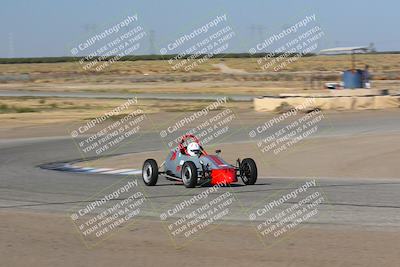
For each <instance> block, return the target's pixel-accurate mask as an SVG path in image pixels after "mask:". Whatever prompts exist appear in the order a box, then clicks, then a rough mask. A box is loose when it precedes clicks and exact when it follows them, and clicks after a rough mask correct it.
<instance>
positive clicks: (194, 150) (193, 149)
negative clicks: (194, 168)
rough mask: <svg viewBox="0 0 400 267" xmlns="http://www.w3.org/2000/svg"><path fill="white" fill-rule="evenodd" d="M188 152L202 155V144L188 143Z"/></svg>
mask: <svg viewBox="0 0 400 267" xmlns="http://www.w3.org/2000/svg"><path fill="white" fill-rule="evenodd" d="M187 153H188V154H189V155H190V156H192V157H195V156H200V153H201V149H200V145H199V144H198V143H196V142H192V143H190V144H188V146H187Z"/></svg>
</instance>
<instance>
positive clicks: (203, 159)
mask: <svg viewBox="0 0 400 267" xmlns="http://www.w3.org/2000/svg"><path fill="white" fill-rule="evenodd" d="M189 140H191V142H189ZM215 152H216V155H209V154H208V153H207V152H206V151H205V150H204V149H203V147H202V146H201V144H200V141H199V140H198V139H197V137H195V136H194V135H191V134H187V135H184V136H183V137H182V138H181V141H180V143H179V145H178V147H176V148H175V149H173V150H171V151H170V152H169V154H168V156H167V159H166V160H165V161H164V162H163V164H162V165H161V166H160V167H162V166H163V165H164V171H160V170H159V167H158V165H157V162H156V161H155V160H154V159H147V160H146V161H145V162H144V164H143V169H142V178H143V181H144V183H145V184H146V185H147V186H153V185H156V184H157V180H158V176H159V174H161V175H163V176H165V178H166V179H167V180H170V181H178V182H182V183H183V184H184V185H185V186H186V187H188V188H193V187H195V186H196V185H198V184H199V185H203V184H211V185H217V184H232V183H235V182H237V181H238V179H237V177H238V176H239V177H240V178H241V179H242V181H243V183H244V184H246V185H253V184H255V182H256V181H257V166H256V163H255V162H254V160H253V159H251V158H245V159H243V160H242V161H241V160H240V159H237V161H236V164H235V165H232V164H229V163H227V162H226V161H224V160H223V159H222V158H221V157H220V156H219V153H220V152H221V150H216V151H215Z"/></svg>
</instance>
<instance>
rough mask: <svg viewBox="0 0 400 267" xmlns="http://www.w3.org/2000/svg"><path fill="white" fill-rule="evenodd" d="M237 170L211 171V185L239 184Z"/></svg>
mask: <svg viewBox="0 0 400 267" xmlns="http://www.w3.org/2000/svg"><path fill="white" fill-rule="evenodd" d="M237 181H238V180H237V177H236V170H235V169H234V168H226V169H214V170H211V185H216V184H221V183H226V184H231V183H235V182H237Z"/></svg>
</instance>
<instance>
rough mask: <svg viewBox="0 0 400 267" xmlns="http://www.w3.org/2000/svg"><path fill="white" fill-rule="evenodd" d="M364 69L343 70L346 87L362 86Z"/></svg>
mask: <svg viewBox="0 0 400 267" xmlns="http://www.w3.org/2000/svg"><path fill="white" fill-rule="evenodd" d="M362 76H363V71H362V70H354V71H353V70H346V71H344V72H343V75H342V80H343V86H344V88H351V89H353V88H362V87H363V84H362Z"/></svg>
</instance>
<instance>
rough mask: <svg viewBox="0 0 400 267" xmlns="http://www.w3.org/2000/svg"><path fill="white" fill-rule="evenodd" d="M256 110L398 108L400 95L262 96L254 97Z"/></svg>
mask: <svg viewBox="0 0 400 267" xmlns="http://www.w3.org/2000/svg"><path fill="white" fill-rule="evenodd" d="M253 103H254V109H255V110H256V111H279V110H280V109H282V107H286V108H288V107H290V106H291V107H298V106H301V105H305V103H307V104H306V105H305V109H315V108H319V109H322V110H329V109H332V110H364V109H386V108H399V107H400V96H348V97H346V96H343V97H315V98H312V97H285V98H277V97H263V98H254V100H253Z"/></svg>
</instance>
